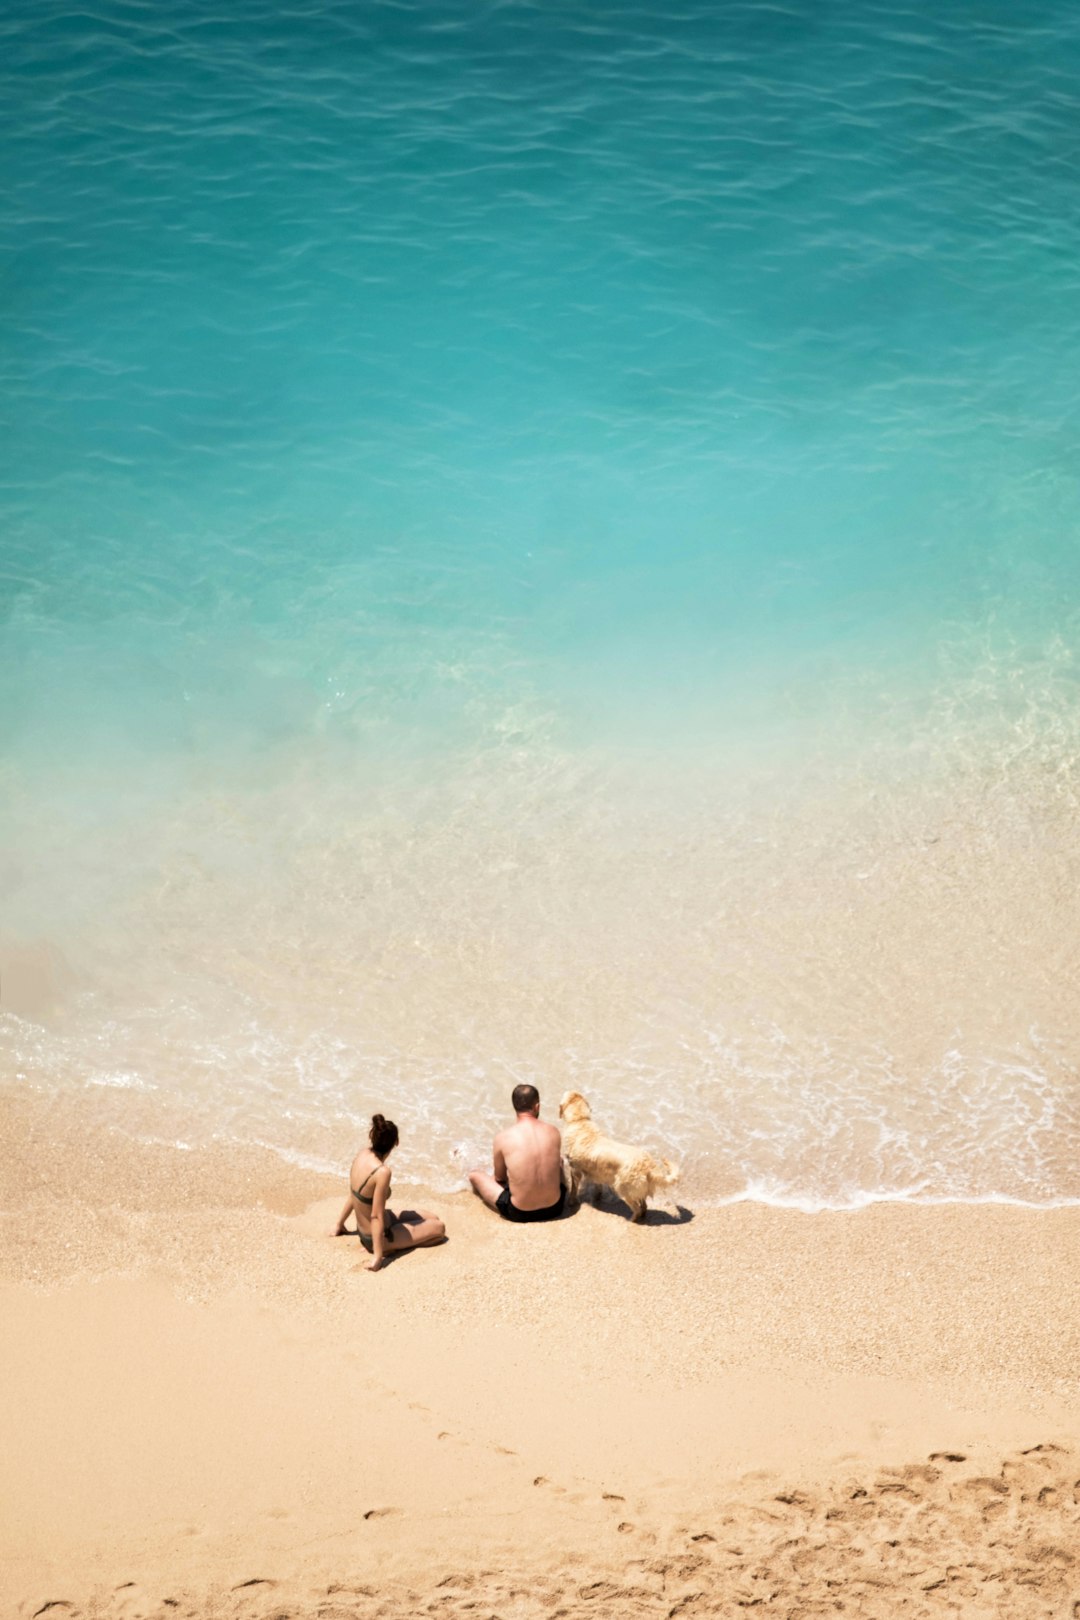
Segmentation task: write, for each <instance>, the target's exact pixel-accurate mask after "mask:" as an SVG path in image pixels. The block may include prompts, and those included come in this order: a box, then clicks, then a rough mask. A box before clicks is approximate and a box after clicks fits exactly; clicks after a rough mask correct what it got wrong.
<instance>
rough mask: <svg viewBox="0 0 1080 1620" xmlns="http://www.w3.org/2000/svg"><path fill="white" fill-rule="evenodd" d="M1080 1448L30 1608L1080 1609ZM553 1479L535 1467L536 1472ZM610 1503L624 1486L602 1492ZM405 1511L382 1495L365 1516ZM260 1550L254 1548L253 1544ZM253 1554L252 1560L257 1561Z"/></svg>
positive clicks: (26, 1607)
mask: <svg viewBox="0 0 1080 1620" xmlns="http://www.w3.org/2000/svg"><path fill="white" fill-rule="evenodd" d="M1078 1474H1080V1457H1078V1455H1077V1454H1076V1452H1075V1451H1072V1450H1068V1449H1066V1448H1064V1447H1061V1446H1058V1445H1056V1444H1054V1443H1052V1442H1049V1443H1043V1444H1039V1445H1037V1446H1034V1447H1029V1448H1028V1449H1027V1450H1025V1451H1023V1452H1018V1453H1014V1454H1012V1455H1010V1456H1007V1457H1005V1458H1004V1459H1002V1461H1001V1464H1000V1467H999V1468H998V1469H997V1470H996V1471H995V1472H993V1473H980V1472H979V1471H978V1469H977V1467H976V1466H969V1465H968V1459H966V1458H965V1457H963V1456H962V1455H961V1454H958V1453H936V1454H934V1455H932V1456H931V1457H930V1458H929V1459H928V1460H927V1461H925V1462H922V1463H909V1464H906V1465H900V1466H897V1467H893V1468H881V1469H879V1470H878V1471H876V1473H874V1474H867V1475H865V1476H864V1477H861V1478H860V1477H859V1476H857V1475H853V1476H851V1477H849V1478H848V1479H847V1480H845V1481H843V1482H842V1483H838V1484H836V1485H834V1486H832V1487H831V1488H829V1489H826V1490H819V1491H813V1490H795V1489H792V1490H787V1491H780V1492H774V1493H770V1494H759V1495H758V1496H757V1497H756V1498H755V1497H752V1496H747V1495H746V1494H745V1491H746V1485H745V1483H744V1486H743V1493H744V1494H743V1495H742V1496H741V1497H740V1498H738V1499H733V1500H732V1501H730V1502H728V1503H727V1504H725V1508H724V1510H723V1511H717V1512H715V1513H714V1514H713V1515H711V1516H699V1517H698V1518H696V1519H690V1520H688V1522H686V1523H684V1524H679V1525H676V1526H672V1527H670V1528H669V1529H667V1530H665V1531H662V1532H660V1533H655V1532H651V1531H648V1530H644V1529H643V1528H642V1527H640V1526H638V1525H636V1524H634V1523H631V1522H630V1521H629V1520H628V1519H619V1523H618V1532H619V1533H620V1534H621V1535H622V1536H623V1537H624V1539H625V1541H626V1555H625V1557H624V1558H623V1559H621V1560H612V1561H610V1562H608V1563H601V1562H596V1563H594V1564H592V1565H591V1566H590V1564H589V1563H588V1562H587V1561H583V1560H575V1559H574V1557H573V1556H571V1557H569V1558H567V1557H565V1556H564V1557H563V1558H561V1559H560V1557H559V1552H558V1549H555V1548H548V1549H547V1552H548V1560H547V1563H546V1566H545V1567H541V1568H539V1569H537V1568H530V1567H528V1566H529V1565H530V1564H533V1563H534V1562H535V1549H532V1550H531V1555H529V1556H526V1558H525V1559H524V1560H523V1562H522V1564H521V1566H520V1567H518V1568H514V1567H513V1566H512V1565H510V1566H509V1567H508V1566H507V1565H503V1566H502V1567H490V1568H485V1567H480V1568H468V1567H465V1568H449V1569H447V1570H446V1571H445V1572H444V1573H442V1574H438V1573H436V1574H434V1575H433V1576H432V1578H431V1580H430V1581H429V1583H428V1584H426V1585H425V1586H424V1587H423V1588H417V1587H416V1586H410V1585H409V1584H408V1583H407V1582H402V1581H401V1580H399V1579H393V1578H391V1579H390V1580H372V1579H371V1578H370V1577H369V1578H367V1579H365V1578H363V1576H362V1575H354V1576H349V1575H347V1574H345V1575H343V1576H342V1578H341V1579H338V1580H335V1581H331V1582H329V1583H327V1584H325V1585H323V1586H321V1587H316V1586H312V1585H306V1584H305V1583H303V1582H302V1581H291V1582H281V1581H279V1580H275V1579H273V1578H269V1577H266V1576H263V1575H258V1574H252V1575H247V1576H240V1577H239V1578H238V1579H236V1580H235V1581H234V1582H232V1583H231V1584H215V1585H214V1586H213V1587H211V1588H210V1589H209V1590H204V1591H200V1592H198V1593H192V1592H190V1591H185V1590H183V1589H182V1588H179V1587H176V1588H173V1589H170V1590H169V1591H164V1590H162V1589H161V1587H160V1585H159V1586H158V1587H156V1588H155V1587H154V1586H153V1585H152V1584H151V1585H147V1584H144V1583H140V1582H136V1581H132V1580H121V1581H118V1582H117V1583H116V1584H115V1585H114V1586H112V1587H111V1588H105V1587H101V1588H98V1589H97V1590H95V1591H94V1592H92V1593H91V1594H89V1595H88V1596H86V1597H85V1598H83V1599H81V1600H73V1599H70V1598H65V1597H60V1596H54V1597H45V1596H42V1597H41V1598H40V1600H39V1597H38V1596H36V1595H35V1596H34V1597H24V1598H22V1599H21V1600H20V1601H19V1602H18V1604H17V1605H16V1610H15V1612H16V1613H17V1615H18V1616H19V1620H38V1617H39V1616H41V1615H43V1614H48V1615H50V1616H51V1617H52V1620H217V1617H220V1620H284V1617H285V1616H289V1617H292V1620H399V1617H400V1620H404V1617H406V1616H410V1615H416V1614H426V1615H431V1616H434V1617H445V1620H455V1617H461V1620H476V1616H478V1615H483V1616H485V1617H487V1616H492V1617H499V1620H502V1617H505V1620H542V1617H545V1620H546V1617H552V1620H554V1617H559V1620H579V1617H580V1620H585V1617H595V1616H597V1615H599V1614H619V1615H625V1616H628V1617H631V1620H660V1617H665V1620H677V1617H680V1616H685V1617H687V1620H690V1617H693V1616H698V1615H722V1614H732V1613H740V1612H744V1611H746V1612H749V1611H752V1612H754V1613H757V1614H760V1615H776V1616H781V1615H782V1616H784V1617H785V1620H818V1617H824V1616H827V1615H835V1614H837V1613H843V1612H848V1613H854V1614H859V1615H864V1616H868V1617H877V1616H880V1617H882V1620H886V1617H890V1616H893V1615H897V1614H903V1615H906V1616H910V1617H912V1620H918V1617H921V1616H927V1617H931V1616H938V1615H946V1614H956V1613H963V1614H964V1615H965V1616H976V1617H978V1616H986V1617H990V1616H994V1617H999V1616H1005V1615H1011V1616H1017V1617H1018V1620H1024V1617H1027V1616H1046V1615H1055V1616H1056V1615H1068V1616H1072V1615H1074V1614H1076V1613H1080V1573H1078V1571H1080V1477H1077V1476H1078ZM544 1483H546V1482H545V1481H540V1480H538V1481H536V1484H537V1485H538V1486H540V1485H542V1484H544ZM605 1501H606V1503H607V1505H608V1506H609V1507H610V1509H611V1513H612V1515H613V1516H614V1517H618V1515H620V1514H621V1513H622V1512H624V1511H627V1509H626V1504H625V1502H624V1500H623V1499H621V1498H619V1497H618V1496H616V1495H614V1494H611V1493H609V1494H608V1496H607V1497H606V1498H605ZM392 1512H393V1510H389V1509H383V1510H379V1509H369V1510H368V1511H367V1512H366V1513H365V1515H364V1518H365V1520H366V1521H367V1522H369V1523H371V1522H372V1521H378V1520H381V1519H386V1518H389V1517H390V1516H391V1514H392ZM253 1558H255V1561H256V1562H257V1557H256V1555H254V1554H253ZM251 1561H252V1559H249V1563H250V1562H251Z"/></svg>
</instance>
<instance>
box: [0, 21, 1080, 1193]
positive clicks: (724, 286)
mask: <svg viewBox="0 0 1080 1620" xmlns="http://www.w3.org/2000/svg"><path fill="white" fill-rule="evenodd" d="M0 79H2V87H0V88H2V92H3V93H2V95H0V107H2V108H3V113H2V117H3V121H4V125H5V130H4V140H3V144H2V148H0V150H2V151H3V154H4V156H3V163H4V186H3V190H2V200H0V262H2V275H3V281H2V287H3V293H2V296H3V306H2V307H3V312H4V320H3V331H2V339H0V345H2V346H0V367H2V376H3V397H4V404H5V410H4V413H3V421H2V424H0V469H2V484H0V535H2V542H0V593H2V607H3V617H2V624H0V746H2V750H3V766H2V771H3V775H2V778H0V786H2V788H3V790H4V795H3V798H4V803H3V808H2V810H0V881H2V890H0V904H2V910H0V946H2V947H3V949H4V950H5V951H6V952H7V956H8V974H7V983H8V987H9V989H8V993H7V997H6V1000H7V1005H8V1013H7V1014H6V1016H5V1017H4V1018H3V1019H0V1025H2V1028H3V1043H4V1045H3V1051H4V1054H5V1055H4V1058H3V1062H4V1064H5V1066H6V1067H5V1073H6V1074H7V1076H8V1081H9V1083H17V1084H19V1085H33V1086H37V1087H39V1088H41V1089H44V1090H46V1091H48V1092H50V1093H54V1092H56V1091H58V1090H59V1091H63V1090H65V1089H66V1088H70V1087H76V1088H78V1089H80V1090H84V1089H85V1088H87V1087H91V1086H93V1087H97V1088H98V1090H100V1092H101V1095H102V1108H103V1110H106V1111H109V1110H112V1113H110V1114H109V1117H110V1118H114V1119H115V1120H117V1121H118V1122H120V1123H121V1124H122V1125H123V1126H124V1128H128V1129H131V1130H133V1131H135V1132H136V1133H140V1134H144V1135H160V1136H163V1137H165V1138H167V1139H170V1140H172V1139H181V1140H185V1141H198V1140H204V1139H205V1138H206V1137H207V1136H209V1135H219V1136H221V1135H224V1136H239V1137H243V1138H245V1139H257V1140H265V1141H269V1142H271V1143H272V1144H273V1145H274V1146H276V1147H278V1148H280V1149H282V1150H284V1151H288V1152H293V1153H299V1154H301V1155H306V1156H308V1157H310V1158H313V1159H317V1160H319V1161H320V1162H331V1161H335V1162H336V1160H337V1159H339V1158H341V1157H343V1156H347V1154H348V1152H349V1151H351V1146H352V1142H353V1137H354V1136H355V1132H356V1129H357V1125H358V1121H360V1120H361V1119H362V1118H363V1116H364V1114H365V1111H367V1110H370V1108H372V1107H374V1106H378V1107H383V1108H384V1111H387V1112H390V1111H395V1112H396V1114H397V1116H398V1117H399V1119H400V1121H401V1123H402V1125H403V1128H404V1150H405V1151H406V1153H408V1152H412V1154H413V1156H414V1157H413V1168H414V1169H415V1171H416V1173H418V1174H423V1175H425V1176H428V1177H429V1178H431V1179H434V1180H436V1181H438V1180H439V1179H440V1177H442V1178H443V1179H445V1178H446V1177H447V1176H450V1177H451V1178H452V1174H453V1171H452V1165H453V1163H454V1160H453V1149H454V1147H455V1145H459V1146H460V1147H461V1149H462V1151H463V1152H470V1151H473V1150H474V1149H475V1150H476V1151H479V1147H480V1145H481V1144H482V1140H483V1137H484V1135H485V1133H486V1131H487V1129H488V1127H489V1126H490V1124H491V1123H492V1122H493V1121H494V1120H495V1119H496V1118H497V1117H498V1115H499V1111H500V1110H501V1109H502V1108H503V1106H504V1098H503V1095H502V1094H503V1091H504V1090H505V1089H506V1085H507V1084H508V1083H512V1081H508V1079H507V1075H508V1072H509V1071H511V1070H512V1071H513V1072H514V1073H517V1072H518V1071H521V1072H527V1073H528V1074H529V1075H530V1076H531V1077H536V1078H538V1079H539V1080H540V1081H541V1084H542V1086H544V1087H546V1090H545V1095H546V1096H548V1095H550V1094H551V1093H552V1092H553V1091H555V1092H557V1091H559V1090H561V1089H562V1086H563V1083H564V1080H569V1079H573V1080H574V1081H575V1083H582V1084H584V1083H585V1082H587V1085H586V1089H590V1090H591V1092H592V1094H593V1095H594V1097H595V1098H596V1099H597V1101H598V1109H600V1108H602V1109H603V1111H604V1114H605V1119H606V1122H608V1123H610V1125H611V1126H612V1128H616V1127H617V1128H618V1129H619V1130H620V1131H621V1132H622V1134H624V1135H627V1134H634V1133H636V1134H639V1135H650V1134H651V1138H652V1139H658V1138H662V1140H663V1143H666V1144H668V1145H671V1146H673V1147H674V1148H675V1150H676V1151H678V1152H679V1153H681V1154H682V1155H683V1156H684V1157H685V1158H686V1160H687V1164H688V1175H689V1176H690V1177H691V1186H692V1187H696V1188H697V1190H698V1191H699V1193H700V1195H701V1196H716V1197H722V1196H735V1195H738V1194H740V1193H743V1192H746V1191H749V1192H750V1193H752V1194H753V1195H755V1196H763V1197H770V1198H788V1199H794V1200H796V1201H801V1202H805V1203H808V1204H810V1205H814V1204H816V1203H820V1202H839V1203H852V1202H859V1201H861V1200H862V1199H864V1198H865V1197H869V1196H878V1195H884V1194H891V1195H897V1196H920V1197H931V1196H949V1197H985V1196H1003V1197H1017V1198H1025V1199H1029V1200H1031V1201H1035V1202H1048V1201H1053V1200H1054V1199H1057V1198H1061V1197H1073V1196H1077V1195H1080V1179H1078V1174H1077V1172H1076V1170H1075V1163H1076V1158H1077V1155H1076V1148H1077V1147H1078V1146H1080V1115H1078V1112H1077V1108H1078V1105H1077V1095H1078V1087H1077V1078H1078V1077H1077V1073H1076V1069H1075V1067H1074V1063H1075V1058H1074V1056H1073V1055H1071V1054H1074V1053H1075V1051H1076V1044H1075V1038H1076V1035H1077V1034H1078V1033H1080V1030H1078V1029H1077V1027H1076V1026H1077V1024H1078V1023H1080V1020H1078V1019H1077V1015H1076V1013H1075V1011H1074V1010H1073V1007H1072V1005H1071V1003H1072V1000H1073V997H1072V994H1071V988H1070V985H1071V974H1072V972H1073V970H1074V969H1075V968H1076V967H1077V965H1078V964H1077V961H1076V947H1075V943H1074V941H1075V940H1076V938H1078V937H1080V935H1077V933H1076V925H1077V923H1078V922H1080V918H1078V917H1077V915H1076V902H1075V900H1074V898H1073V895H1074V892H1075V881H1074V880H1075V877H1076V875H1077V873H1078V872H1080V847H1078V838H1077V832H1076V825H1077V823H1076V818H1075V809H1076V805H1077V796H1076V789H1077V774H1078V773H1077V759H1078V757H1080V755H1078V749H1077V744H1078V739H1080V725H1078V723H1077V718H1076V716H1077V709H1076V696H1077V686H1076V682H1077V662H1076V651H1077V645H1078V639H1077V632H1078V626H1080V566H1078V546H1077V542H1078V533H1080V524H1078V520H1080V482H1078V470H1077V469H1078V468H1080V456H1078V453H1077V452H1078V445H1077V431H1078V429H1077V422H1078V418H1077V390H1076V381H1075V379H1076V377H1077V376H1078V375H1080V268H1078V267H1080V209H1078V206H1077V205H1078V202H1080V136H1078V134H1077V131H1078V129H1080V121H1078V114H1080V19H1078V17H1077V13H1076V11H1075V8H1074V7H1072V6H1069V5H1066V4H1064V3H1044V4H1041V5H1039V6H1037V7H1036V6H1033V5H1027V4H1010V5H1009V6H1005V5H1002V4H993V3H990V0H973V3H962V4H958V5H954V6H952V7H949V8H948V9H947V10H943V11H941V12H940V14H935V15H931V14H930V9H929V8H927V7H918V8H914V7H903V6H899V5H894V4H884V3H883V4H879V5H873V4H866V3H860V4H858V5H854V4H850V5H835V6H822V5H815V6H811V5H809V4H806V5H801V6H791V5H781V4H776V5H771V4H770V5H726V4H725V5H722V6H721V5H711V6H710V5H704V4H689V5H684V6H679V7H677V8H675V9H671V8H659V7H649V6H643V5H631V4H627V5H614V4H611V5H604V4H600V5H592V6H588V7H585V6H579V5H569V4H566V5H550V4H549V5H546V6H543V7H540V6H536V5H532V4H526V3H504V4H494V5H479V6H478V5H465V4H463V3H447V4H431V3H427V0H425V3H417V4H408V3H398V0H394V3H392V4H391V3H385V4H382V3H378V4H376V3H369V4H365V5H363V6H355V5H344V4H340V5H329V4H325V3H323V4H319V5H318V6H313V5H294V6H284V7H282V6H279V7H275V8H272V9H271V8H266V7H264V6H262V5H255V4H251V3H236V4H232V5H230V6H229V7H228V8H227V9H225V8H222V9H217V8H215V7H214V6H212V5H208V4H194V3H191V0H179V3H178V4H177V5H176V6H174V7H172V8H170V9H169V11H168V13H167V14H166V13H163V12H161V10H160V8H153V7H151V6H149V5H146V4H141V3H140V4H136V3H128V4H116V3H108V4H94V5H92V6H88V7H85V8H79V9H74V8H71V7H68V6H64V5H58V4H52V3H45V4H40V3H37V4H35V5H33V6H30V5H29V4H20V3H16V4H15V5H13V6H9V7H8V8H7V9H6V10H5V16H4V20H3V22H2V23H0ZM42 964H44V966H42ZM2 966H3V959H0V967H2ZM3 983H4V981H3V978H2V976H0V1003H2V1002H3V1000H4V990H3ZM12 985H15V986H16V990H15V992H12V990H11V986H12ZM20 985H21V986H22V987H23V988H22V989H21V990H20V989H19V986H20ZM410 1143H411V1147H410Z"/></svg>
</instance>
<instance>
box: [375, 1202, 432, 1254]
mask: <svg viewBox="0 0 1080 1620" xmlns="http://www.w3.org/2000/svg"><path fill="white" fill-rule="evenodd" d="M445 1237H446V1227H445V1226H444V1225H443V1223H442V1221H441V1220H440V1219H439V1217H438V1216H437V1215H432V1214H430V1213H429V1212H428V1211H427V1210H420V1209H403V1210H402V1212H401V1214H400V1215H395V1217H394V1224H393V1226H392V1227H391V1229H390V1232H389V1235H388V1236H387V1238H386V1243H385V1248H386V1251H387V1253H388V1254H400V1253H401V1251H402V1250H403V1249H420V1248H423V1247H424V1245H425V1244H428V1243H442V1242H443V1240H444V1239H445Z"/></svg>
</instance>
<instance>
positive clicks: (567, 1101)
mask: <svg viewBox="0 0 1080 1620" xmlns="http://www.w3.org/2000/svg"><path fill="white" fill-rule="evenodd" d="M559 1118H560V1119H561V1120H562V1122H563V1154H564V1157H565V1159H566V1162H567V1164H568V1165H569V1167H570V1196H571V1198H576V1197H577V1196H578V1194H579V1192H580V1190H581V1188H582V1186H583V1185H584V1184H585V1183H586V1182H592V1184H593V1185H594V1186H596V1187H610V1188H611V1190H612V1192H614V1193H616V1194H617V1195H618V1196H619V1197H620V1198H621V1199H622V1201H623V1203H624V1204H629V1206H630V1218H631V1220H635V1221H642V1220H644V1219H645V1203H646V1200H647V1199H649V1198H651V1197H652V1196H653V1194H654V1193H656V1192H657V1191H658V1190H659V1189H660V1188H663V1187H674V1185H675V1183H676V1182H677V1181H678V1179H679V1172H678V1170H677V1169H675V1168H674V1167H673V1166H672V1165H671V1164H669V1163H668V1161H667V1159H654V1158H653V1156H652V1154H651V1153H646V1151H645V1149H644V1148H635V1147H627V1146H626V1145H625V1144H624V1143H622V1142H613V1141H612V1140H611V1137H610V1136H604V1135H602V1134H601V1132H600V1131H598V1130H597V1128H596V1126H595V1125H594V1124H593V1122H592V1110H591V1109H590V1107H589V1105H588V1103H587V1102H586V1100H585V1098H584V1097H583V1096H582V1095H581V1092H580V1091H567V1092H564V1093H563V1098H562V1101H561V1102H560V1104H559Z"/></svg>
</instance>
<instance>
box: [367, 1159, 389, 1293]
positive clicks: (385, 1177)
mask: <svg viewBox="0 0 1080 1620" xmlns="http://www.w3.org/2000/svg"><path fill="white" fill-rule="evenodd" d="M389 1186H390V1171H389V1169H387V1168H386V1167H385V1166H384V1167H383V1169H381V1170H376V1172H375V1191H374V1193H373V1195H372V1204H371V1252H372V1259H371V1260H369V1262H368V1268H367V1269H368V1270H369V1271H381V1270H382V1268H383V1260H384V1254H383V1241H384V1234H385V1231H386V1219H385V1211H386V1194H387V1191H388V1189H389Z"/></svg>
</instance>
